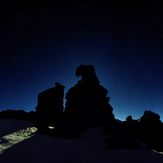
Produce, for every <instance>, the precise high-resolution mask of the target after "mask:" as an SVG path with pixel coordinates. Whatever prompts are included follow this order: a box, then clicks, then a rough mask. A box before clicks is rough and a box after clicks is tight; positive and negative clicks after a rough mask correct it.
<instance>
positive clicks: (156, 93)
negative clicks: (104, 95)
mask: <svg viewBox="0 0 163 163" xmlns="http://www.w3.org/2000/svg"><path fill="white" fill-rule="evenodd" d="M0 9H1V10H0V110H4V109H24V110H26V111H31V110H35V106H36V105H37V94H38V93H39V92H41V91H43V90H46V89H48V88H50V87H53V86H54V84H55V82H60V83H62V84H63V85H64V86H65V87H66V88H65V93H66V92H67V90H68V89H69V88H70V87H72V86H73V85H74V84H76V83H77V81H78V80H79V79H78V78H77V77H76V76H75V69H76V67H77V66H78V65H80V64H92V65H94V66H95V69H96V73H97V76H98V77H99V80H100V82H101V85H103V86H104V87H105V88H107V89H108V96H109V97H110V103H111V104H112V106H113V109H114V110H113V113H114V115H115V117H116V118H118V119H121V120H124V119H125V118H126V116H128V115H132V116H133V118H136V119H137V118H139V117H140V116H141V115H142V114H143V113H144V110H145V109H146V110H151V111H154V112H156V113H159V114H160V116H161V119H162V120H163V100H162V96H163V54H162V53H163V46H162V43H163V22H162V16H163V5H162V4H161V3H160V2H159V1H155V2H154V3H149V2H147V3H142V2H141V1H137V2H135V3H133V1H132V3H129V2H128V3H125V2H120V3H118V2H117V3H116V2H115V1H114V2H113V1H111V0H110V1H109V0H108V1H107V2H105V1H103V2H96V1H93V0H87V1H82V2H79V1H66V2H61V1H59V2H55V3H54V2H49V3H48V2H46V3H45V2H44V3H43V2H42V3H38V2H36V1H35V2H30V1H21V2H17V1H14V2H10V1H6V3H5V4H1V5H0Z"/></svg>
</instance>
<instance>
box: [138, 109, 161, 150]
mask: <svg viewBox="0 0 163 163" xmlns="http://www.w3.org/2000/svg"><path fill="white" fill-rule="evenodd" d="M139 128H140V130H139V135H140V138H141V139H142V140H143V141H144V142H145V143H146V144H148V145H149V147H150V148H153V149H157V150H163V142H162V137H163V124H162V122H161V120H160V116H159V114H156V113H154V112H152V111H147V110H146V111H145V112H144V114H143V116H142V117H141V118H140V121H139Z"/></svg>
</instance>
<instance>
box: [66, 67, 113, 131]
mask: <svg viewBox="0 0 163 163" xmlns="http://www.w3.org/2000/svg"><path fill="white" fill-rule="evenodd" d="M76 76H81V80H79V81H78V83H77V84H76V85H75V86H73V87H72V88H70V89H69V90H68V92H67V94H66V100H67V101H66V106H65V112H64V115H65V121H66V123H65V124H66V125H67V126H68V127H69V128H71V129H73V130H83V129H85V128H87V127H90V126H95V125H100V126H101V125H102V126H109V125H110V124H111V123H112V122H113V121H114V115H113V113H112V110H113V108H112V106H111V105H110V104H109V97H107V92H108V91H107V89H105V88H104V87H103V86H101V85H100V84H99V83H100V82H99V79H98V78H97V76H96V72H95V69H94V67H93V66H92V65H80V66H79V67H77V69H76Z"/></svg>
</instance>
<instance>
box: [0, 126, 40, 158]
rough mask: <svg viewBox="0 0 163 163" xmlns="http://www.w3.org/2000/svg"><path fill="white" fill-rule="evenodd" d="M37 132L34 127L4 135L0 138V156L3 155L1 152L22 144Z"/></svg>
mask: <svg viewBox="0 0 163 163" xmlns="http://www.w3.org/2000/svg"><path fill="white" fill-rule="evenodd" d="M36 131H37V128H36V127H28V128H26V129H22V130H19V131H16V132H14V133H12V134H9V135H5V136H3V137H1V138H0V155H1V154H3V152H4V151H5V150H6V149H8V148H10V147H12V146H13V145H15V144H17V143H19V142H22V141H24V140H26V139H29V138H30V137H32V136H33V133H35V132H36Z"/></svg>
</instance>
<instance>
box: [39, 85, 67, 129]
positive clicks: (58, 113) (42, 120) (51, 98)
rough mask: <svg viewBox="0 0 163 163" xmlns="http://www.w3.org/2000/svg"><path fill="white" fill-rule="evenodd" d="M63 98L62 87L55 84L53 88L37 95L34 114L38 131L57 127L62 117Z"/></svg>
mask: <svg viewBox="0 0 163 163" xmlns="http://www.w3.org/2000/svg"><path fill="white" fill-rule="evenodd" d="M63 98H64V86H63V85H61V84H60V83H57V82H56V83H55V87H54V88H50V89H48V90H45V91H43V92H41V93H39V95H38V105H37V107H36V113H37V115H38V120H37V121H38V123H37V124H38V128H39V129H40V130H42V131H44V130H47V129H48V126H55V128H58V127H59V125H60V123H61V122H60V121H61V120H62V115H63Z"/></svg>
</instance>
